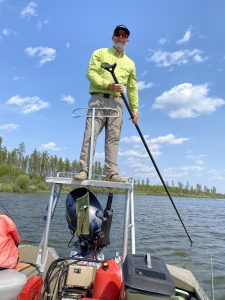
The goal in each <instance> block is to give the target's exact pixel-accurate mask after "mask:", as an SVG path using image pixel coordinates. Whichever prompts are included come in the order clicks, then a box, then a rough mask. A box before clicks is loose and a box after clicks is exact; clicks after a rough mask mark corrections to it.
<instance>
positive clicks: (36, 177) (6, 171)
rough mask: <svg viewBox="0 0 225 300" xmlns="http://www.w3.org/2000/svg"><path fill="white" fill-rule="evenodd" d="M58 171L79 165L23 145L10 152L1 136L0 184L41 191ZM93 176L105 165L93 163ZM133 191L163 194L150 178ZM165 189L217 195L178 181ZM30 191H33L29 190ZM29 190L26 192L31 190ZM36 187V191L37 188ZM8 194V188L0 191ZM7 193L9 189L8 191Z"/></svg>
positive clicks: (139, 181)
mask: <svg viewBox="0 0 225 300" xmlns="http://www.w3.org/2000/svg"><path fill="white" fill-rule="evenodd" d="M58 172H71V173H75V172H79V162H78V161H77V160H76V159H75V160H73V161H70V160H69V159H67V158H66V159H63V158H62V157H58V156H56V155H50V154H49V153H48V152H47V151H42V152H41V151H38V150H37V149H34V150H33V151H32V152H31V154H30V155H27V154H26V146H25V144H24V143H23V142H21V143H20V144H19V146H18V147H17V148H14V149H12V150H11V151H10V150H9V149H7V147H6V146H4V144H3V139H2V137H1V136H0V184H5V185H7V184H11V185H13V187H12V189H13V191H20V190H21V189H22V190H23V189H24V186H26V187H27V188H28V187H29V188H30V189H31V191H35V188H34V186H36V185H38V186H39V187H40V188H42V189H44V190H45V189H46V188H47V187H46V185H44V178H45V177H47V176H56V175H57V173H58ZM92 172H93V174H96V175H104V174H105V172H104V166H102V165H101V163H100V162H98V161H96V162H95V163H94V165H93V169H92ZM134 183H135V191H137V192H143V193H149V194H164V193H165V192H164V189H163V187H162V186H161V185H152V184H151V183H150V180H149V178H147V179H145V180H144V179H142V180H140V179H137V180H134ZM166 185H167V187H168V188H169V190H170V191H171V193H174V194H176V195H188V194H190V195H201V194H203V195H209V196H210V195H211V196H214V197H215V196H216V195H219V194H217V191H216V188H215V187H214V186H213V187H211V188H209V187H207V186H202V185H200V184H196V186H193V185H190V184H189V182H186V184H183V183H182V182H178V183H177V186H175V184H174V182H173V181H172V182H171V183H169V182H166ZM32 186H33V189H34V190H32V188H31V187H32ZM29 188H28V191H30V190H29ZM40 188H39V189H40ZM5 189H6V191H7V188H6V187H5V188H4V189H3V188H2V189H1V186H0V191H1V190H2V191H5ZM9 191H11V190H10V188H9Z"/></svg>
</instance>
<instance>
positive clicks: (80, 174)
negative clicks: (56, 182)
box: [73, 171, 88, 180]
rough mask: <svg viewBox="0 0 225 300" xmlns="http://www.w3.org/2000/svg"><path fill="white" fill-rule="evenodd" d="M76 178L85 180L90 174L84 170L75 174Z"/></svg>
mask: <svg viewBox="0 0 225 300" xmlns="http://www.w3.org/2000/svg"><path fill="white" fill-rule="evenodd" d="M73 178H74V179H77V180H85V179H87V178H88V174H87V173H86V172H84V171H81V172H80V173H78V174H76V175H74V177H73Z"/></svg>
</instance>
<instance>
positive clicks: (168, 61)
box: [147, 49, 207, 68]
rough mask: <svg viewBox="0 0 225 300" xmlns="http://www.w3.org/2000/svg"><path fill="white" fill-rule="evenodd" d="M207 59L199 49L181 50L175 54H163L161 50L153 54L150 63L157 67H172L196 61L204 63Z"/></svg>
mask: <svg viewBox="0 0 225 300" xmlns="http://www.w3.org/2000/svg"><path fill="white" fill-rule="evenodd" d="M206 59H207V57H203V52H202V51H201V50H198V49H192V50H188V49H185V50H179V51H175V52H166V51H165V52H163V51H161V50H158V51H155V52H151V54H150V55H149V57H148V58H147V60H148V61H151V62H154V63H155V64H156V66H157V67H164V68H167V67H170V66H172V65H178V66H180V65H185V64H187V63H189V62H190V61H194V62H196V63H202V62H204V61H205V60H206Z"/></svg>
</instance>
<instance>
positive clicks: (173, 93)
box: [152, 83, 225, 119]
mask: <svg viewBox="0 0 225 300" xmlns="http://www.w3.org/2000/svg"><path fill="white" fill-rule="evenodd" d="M208 93H209V88H208V85H207V84H200V85H192V84H191V83H182V84H179V85H177V86H175V87H173V88H172V89H170V90H168V91H165V92H164V93H163V94H162V95H160V96H158V97H157V98H155V102H154V104H153V106H152V107H153V108H154V109H160V110H165V111H167V112H168V115H169V116H170V117H171V118H174V119H178V118H194V117H198V116H201V115H210V114H212V113H213V112H215V111H216V110H217V109H218V108H219V107H220V106H222V105H224V104H225V101H224V100H223V99H221V98H216V97H209V96H208Z"/></svg>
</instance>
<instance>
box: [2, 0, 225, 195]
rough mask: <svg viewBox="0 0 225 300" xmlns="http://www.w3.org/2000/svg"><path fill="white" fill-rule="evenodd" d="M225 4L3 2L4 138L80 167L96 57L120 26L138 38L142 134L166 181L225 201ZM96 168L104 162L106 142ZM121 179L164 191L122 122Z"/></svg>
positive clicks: (134, 54) (134, 43)
mask: <svg viewBox="0 0 225 300" xmlns="http://www.w3.org/2000/svg"><path fill="white" fill-rule="evenodd" d="M224 13H225V2H224V1H222V0H217V1H216V4H215V2H213V1H209V0H204V1H203V0H199V1H194V0H189V1H179V0H172V1H166V0H164V1H162V0H154V1H153V0H152V1H148V0H146V1H143V0H140V1H118V0H114V1H113V2H112V1H103V0H100V1H99V0H96V1H90V0H89V1H88V0H83V1H75V0H63V1H62V0H61V1H60V0H58V1H52V0H49V1H46V0H45V1H44V0H39V1H23V0H19V1H18V0H0V49H1V50H0V86H1V88H0V135H1V136H2V137H3V140H4V144H5V146H6V147H7V148H9V149H12V148H14V147H17V146H18V145H19V143H21V142H24V143H25V145H26V153H27V154H30V153H31V151H32V150H33V149H34V148H37V149H38V150H39V151H43V150H47V151H48V152H49V154H52V155H55V154H56V155H58V156H61V157H63V158H69V159H70V160H73V159H79V153H80V148H81V143H82V138H83V131H84V121H85V120H84V119H83V118H81V119H74V118H72V116H71V113H72V110H73V109H75V108H79V107H84V108H85V107H87V105H88V101H89V98H90V97H89V94H88V87H89V83H88V80H87V79H86V71H87V66H88V62H89V59H90V56H91V54H92V52H93V51H94V50H95V49H98V48H104V47H111V46H112V40H111V37H112V32H113V29H114V28H115V26H116V25H118V24H125V25H126V26H127V27H128V28H129V29H130V31H131V35H130V41H129V44H128V46H127V48H126V53H127V55H128V56H129V57H130V58H132V59H133V60H134V61H135V63H136V68H137V81H138V87H139V99H140V101H139V105H140V111H139V113H140V121H139V126H140V129H141V131H142V133H143V135H144V136H145V138H146V141H147V143H148V145H149V148H150V150H151V152H152V154H153V156H154V158H155V161H156V163H157V165H158V167H159V169H160V171H161V173H162V176H163V178H164V179H165V180H166V181H168V182H169V183H171V181H172V180H173V181H174V183H175V184H177V183H178V182H179V181H180V182H182V183H184V184H186V182H189V184H190V185H193V186H195V185H196V184H197V183H199V184H201V185H202V186H204V185H206V186H208V187H213V186H215V187H216V188H217V191H220V192H224V193H225V165H224V163H225V159H224V150H225V139H224V113H225V90H224V78H225V74H224V73H225V18H224ZM95 157H96V159H97V160H100V161H103V160H104V134H103V133H102V135H101V136H100V137H99V140H98V145H97V151H96V156H95ZM119 166H120V173H121V175H125V176H128V177H129V176H133V177H135V178H140V179H146V178H149V180H150V183H152V184H153V183H154V184H155V183H159V179H158V178H157V176H156V174H155V171H154V170H153V167H152V164H151V162H150V160H149V158H148V156H147V154H146V152H145V149H144V147H143V145H142V143H141V141H140V139H139V137H138V135H137V132H136V129H135V127H134V126H133V125H132V123H131V122H130V121H129V116H128V113H127V112H125V114H124V122H123V130H122V136H121V142H120V155H119Z"/></svg>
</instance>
